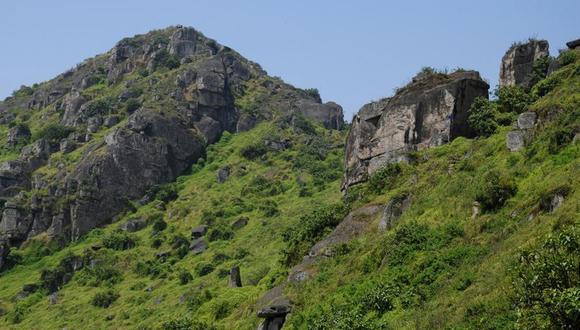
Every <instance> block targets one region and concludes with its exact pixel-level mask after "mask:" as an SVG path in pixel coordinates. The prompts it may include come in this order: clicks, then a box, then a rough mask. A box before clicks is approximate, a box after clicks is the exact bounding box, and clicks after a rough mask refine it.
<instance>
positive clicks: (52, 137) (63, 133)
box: [33, 124, 75, 143]
mask: <svg viewBox="0 0 580 330" xmlns="http://www.w3.org/2000/svg"><path fill="white" fill-rule="evenodd" d="M74 131H75V129H74V128H72V127H67V126H63V125H59V124H50V125H48V126H46V127H44V128H43V129H42V130H40V131H39V132H37V133H36V134H34V135H33V140H35V141H36V140H40V139H42V138H44V139H46V140H47V141H48V142H50V143H59V142H60V140H62V139H64V138H66V137H68V136H69V135H70V134H71V133H72V132H74Z"/></svg>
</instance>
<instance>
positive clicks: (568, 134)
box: [548, 127, 574, 154]
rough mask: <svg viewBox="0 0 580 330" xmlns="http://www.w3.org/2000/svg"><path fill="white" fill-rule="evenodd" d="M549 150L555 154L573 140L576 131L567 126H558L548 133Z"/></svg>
mask: <svg viewBox="0 0 580 330" xmlns="http://www.w3.org/2000/svg"><path fill="white" fill-rule="evenodd" d="M548 134H549V135H548V136H549V137H548V152H549V153H551V154H555V153H557V152H558V151H560V150H561V149H562V148H563V147H564V146H566V145H567V144H569V143H570V142H572V139H573V138H574V131H573V130H572V129H571V128H567V127H557V128H555V129H553V130H551V131H550V132H549V133H548Z"/></svg>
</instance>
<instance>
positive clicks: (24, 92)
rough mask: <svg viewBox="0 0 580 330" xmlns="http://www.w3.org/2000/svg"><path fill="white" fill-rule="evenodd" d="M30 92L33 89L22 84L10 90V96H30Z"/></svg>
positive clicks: (32, 91)
mask: <svg viewBox="0 0 580 330" xmlns="http://www.w3.org/2000/svg"><path fill="white" fill-rule="evenodd" d="M32 93H34V89H33V88H32V87H29V86H26V85H22V86H20V88H19V89H17V90H15V91H13V92H12V97H23V96H30V95H32Z"/></svg>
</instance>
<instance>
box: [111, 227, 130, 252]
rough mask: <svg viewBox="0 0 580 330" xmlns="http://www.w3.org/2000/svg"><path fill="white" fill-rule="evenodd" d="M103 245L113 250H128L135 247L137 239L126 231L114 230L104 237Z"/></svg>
mask: <svg viewBox="0 0 580 330" xmlns="http://www.w3.org/2000/svg"><path fill="white" fill-rule="evenodd" d="M103 245H104V246H105V247H106V248H109V249H113V250H128V249H131V248H133V247H135V241H134V240H133V238H131V236H129V234H127V233H126V232H124V231H113V232H111V233H109V234H108V235H106V236H104V237H103Z"/></svg>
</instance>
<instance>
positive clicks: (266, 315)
mask: <svg viewBox="0 0 580 330" xmlns="http://www.w3.org/2000/svg"><path fill="white" fill-rule="evenodd" d="M291 310H292V308H291V307H290V305H272V306H268V307H265V308H262V309H261V310H259V311H258V313H257V315H258V317H259V318H263V319H265V320H264V321H263V322H262V323H261V324H260V325H259V326H258V330H280V329H282V326H283V325H284V322H285V321H286V315H288V314H289V313H290V312H291Z"/></svg>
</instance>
